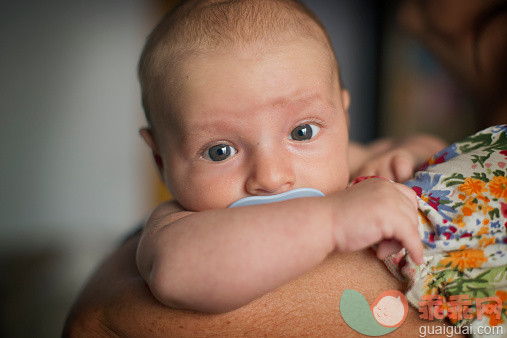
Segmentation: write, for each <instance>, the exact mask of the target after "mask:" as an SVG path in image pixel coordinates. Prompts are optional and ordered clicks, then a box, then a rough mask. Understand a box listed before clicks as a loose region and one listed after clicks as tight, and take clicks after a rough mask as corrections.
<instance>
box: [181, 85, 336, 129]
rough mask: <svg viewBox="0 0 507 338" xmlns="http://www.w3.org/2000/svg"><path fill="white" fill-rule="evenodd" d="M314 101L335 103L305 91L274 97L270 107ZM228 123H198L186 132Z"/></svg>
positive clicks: (298, 104)
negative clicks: (288, 96) (288, 95)
mask: <svg viewBox="0 0 507 338" xmlns="http://www.w3.org/2000/svg"><path fill="white" fill-rule="evenodd" d="M314 102H321V103H322V104H323V105H325V106H326V107H332V106H333V103H332V101H331V100H326V99H324V98H323V97H322V96H321V95H319V94H318V93H310V94H307V93H304V94H300V95H298V94H296V95H294V96H292V97H291V98H287V97H277V98H274V99H273V100H272V101H271V103H270V104H269V106H270V107H277V106H291V105H294V106H295V107H305V108H306V107H308V106H310V105H311V104H312V103H314ZM227 125H231V124H230V123H224V121H220V120H215V121H213V122H211V123H196V124H195V125H193V126H191V127H189V128H188V129H187V130H186V132H184V133H185V134H188V135H193V134H201V133H200V132H201V131H207V130H210V129H211V130H212V129H213V128H216V127H217V126H220V127H222V128H223V127H224V126H227Z"/></svg>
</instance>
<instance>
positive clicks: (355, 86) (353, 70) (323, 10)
mask: <svg viewBox="0 0 507 338" xmlns="http://www.w3.org/2000/svg"><path fill="white" fill-rule="evenodd" d="M302 2H304V3H305V4H306V5H307V6H308V7H309V8H311V9H312V10H313V11H314V12H315V13H316V14H317V16H318V17H319V18H320V19H321V21H322V23H323V24H324V26H325V27H326V29H327V30H328V33H329V35H330V37H331V41H332V43H333V47H334V49H335V53H336V55H337V58H338V61H339V65H340V72H341V77H342V80H343V85H344V87H345V88H347V89H348V90H349V92H350V97H351V104H350V109H349V113H350V137H351V139H353V140H355V141H359V142H368V141H371V140H372V139H373V138H375V137H376V136H378V135H376V121H377V102H378V97H377V93H378V89H377V85H378V80H377V75H378V71H379V60H380V59H379V55H380V49H379V48H380V40H381V29H380V28H381V26H380V21H379V20H380V19H381V17H382V13H381V10H382V3H380V2H379V1H374V0H362V1H351V0H317V1H315V0H313V1H311V0H303V1H302Z"/></svg>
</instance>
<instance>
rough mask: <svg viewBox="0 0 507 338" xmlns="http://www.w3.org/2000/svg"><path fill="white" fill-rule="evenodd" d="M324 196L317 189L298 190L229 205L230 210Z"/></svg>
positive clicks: (256, 197)
mask: <svg viewBox="0 0 507 338" xmlns="http://www.w3.org/2000/svg"><path fill="white" fill-rule="evenodd" d="M324 196H325V195H324V193H323V192H322V191H320V190H317V189H313V188H298V189H294V190H289V191H286V192H282V193H281V194H277V195H268V196H248V197H245V198H242V199H239V200H237V201H236V202H234V203H232V204H231V205H229V208H235V207H246V206H249V205H257V204H267V203H274V202H281V201H286V200H291V199H293V198H300V197H324Z"/></svg>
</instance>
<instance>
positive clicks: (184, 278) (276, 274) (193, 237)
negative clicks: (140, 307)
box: [137, 198, 334, 312]
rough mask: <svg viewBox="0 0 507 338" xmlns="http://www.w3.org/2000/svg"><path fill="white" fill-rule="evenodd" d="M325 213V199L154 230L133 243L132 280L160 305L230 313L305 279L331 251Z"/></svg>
mask: <svg viewBox="0 0 507 338" xmlns="http://www.w3.org/2000/svg"><path fill="white" fill-rule="evenodd" d="M326 205H327V204H326V202H325V198H303V199H296V200H290V201H285V202H281V203H276V204H266V205H259V206H252V207H244V208H232V209H217V210H209V211H203V212H199V213H193V214H191V215H188V216H186V217H183V218H181V219H179V220H177V221H175V222H173V223H172V224H170V225H164V224H158V225H156V229H157V230H156V231H151V232H150V231H147V232H146V233H145V235H144V236H143V239H142V240H141V243H140V246H139V249H138V256H137V260H138V265H139V268H140V272H141V274H142V275H143V277H145V279H146V281H147V282H148V284H149V285H150V289H151V290H152V292H153V294H154V296H155V297H156V298H157V299H158V300H159V301H161V302H162V303H164V304H166V305H169V306H172V307H176V308H187V309H194V310H200V311H206V312H225V311H229V310H233V309H235V308H238V307H241V306H243V305H245V304H247V303H249V302H250V301H252V300H254V299H256V298H258V297H259V296H261V295H263V294H265V293H266V292H268V291H270V290H272V289H274V288H277V287H278V286H280V285H283V284H285V283H286V282H288V281H290V280H291V279H293V278H295V277H296V276H298V275H300V274H302V273H304V272H307V271H309V270H310V269H312V268H313V267H314V266H316V265H317V264H318V263H319V262H321V261H322V260H323V259H324V258H325V257H326V256H327V255H328V254H329V253H330V252H332V251H333V249H334V244H333V239H332V220H331V217H332V216H331V213H330V212H329V208H328V207H326ZM326 208H327V209H326ZM147 226H148V227H149V226H150V225H149V224H148V225H147Z"/></svg>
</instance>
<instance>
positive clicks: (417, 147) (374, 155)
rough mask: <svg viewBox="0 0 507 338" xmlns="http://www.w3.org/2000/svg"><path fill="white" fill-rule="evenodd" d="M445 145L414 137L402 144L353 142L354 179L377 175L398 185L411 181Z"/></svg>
mask: <svg viewBox="0 0 507 338" xmlns="http://www.w3.org/2000/svg"><path fill="white" fill-rule="evenodd" d="M445 147H446V143H445V142H444V141H443V140H441V139H439V138H437V137H435V136H431V135H424V134H420V135H415V136H411V137H408V138H405V139H403V140H401V141H394V140H392V139H381V140H379V141H375V142H372V143H370V144H368V145H365V146H363V145H360V144H358V143H353V142H352V143H351V144H350V147H349V158H350V160H349V162H350V172H351V177H357V176H369V175H378V176H382V177H385V178H388V179H391V180H394V181H396V182H404V181H406V180H408V179H410V178H411V177H412V175H413V173H414V171H415V170H416V169H417V168H419V167H420V166H421V165H423V164H424V162H425V161H426V160H428V159H429V158H430V157H431V155H433V154H435V153H436V152H438V151H440V150H442V149H443V148H445Z"/></svg>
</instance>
